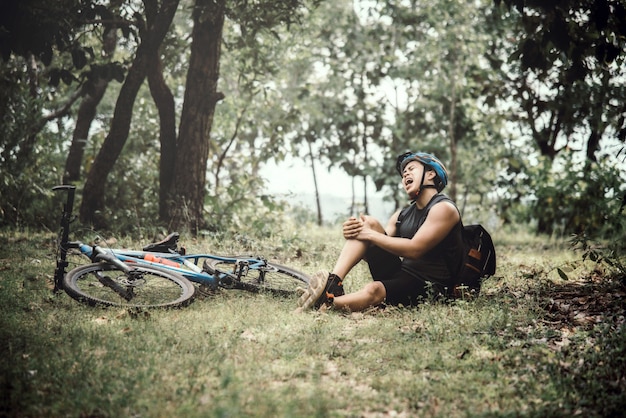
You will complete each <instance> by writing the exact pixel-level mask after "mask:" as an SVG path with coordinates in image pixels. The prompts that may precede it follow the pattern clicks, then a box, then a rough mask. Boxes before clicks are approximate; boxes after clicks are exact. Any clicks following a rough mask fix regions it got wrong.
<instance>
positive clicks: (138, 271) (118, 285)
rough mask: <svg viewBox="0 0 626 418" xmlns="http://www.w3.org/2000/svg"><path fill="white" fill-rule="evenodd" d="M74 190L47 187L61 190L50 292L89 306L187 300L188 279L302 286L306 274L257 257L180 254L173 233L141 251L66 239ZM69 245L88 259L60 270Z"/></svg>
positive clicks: (274, 288)
mask: <svg viewBox="0 0 626 418" xmlns="http://www.w3.org/2000/svg"><path fill="white" fill-rule="evenodd" d="M75 189H76V188H75V187H74V186H68V185H63V186H56V187H54V188H53V190H54V191H65V192H67V200H66V202H65V203H64V205H63V212H62V215H61V229H60V233H59V242H58V246H57V262H56V270H55V273H54V290H55V292H57V291H59V290H65V292H66V293H67V294H68V295H69V296H71V297H72V298H74V299H76V300H78V301H80V302H84V303H88V304H90V305H99V304H100V305H108V306H123V307H142V308H152V307H173V306H180V305H185V304H187V303H189V302H190V301H191V300H192V298H193V296H194V293H195V291H196V286H194V283H197V284H200V285H206V286H208V287H209V288H210V289H216V288H218V287H221V288H225V289H241V290H246V291H250V292H259V291H268V292H271V293H275V294H280V295H291V294H295V293H296V292H297V289H298V288H299V287H306V286H307V285H308V282H309V277H308V276H307V275H306V274H304V273H301V272H299V271H297V270H294V269H291V268H289V267H285V266H282V265H279V264H275V263H271V262H268V261H267V260H265V259H264V258H262V257H255V256H228V257H227V256H218V255H214V254H185V251H184V249H178V239H179V234H178V233H172V234H170V235H168V237H166V238H165V239H164V240H162V241H160V242H157V243H153V244H150V245H148V246H146V247H144V248H143V250H141V251H136V250H122V249H110V248H102V247H100V246H98V245H87V244H84V243H82V242H80V241H70V240H69V235H70V223H71V222H72V220H73V218H72V210H73V205H74V194H75ZM72 250H78V252H80V253H81V254H83V255H84V256H87V257H88V258H89V259H90V260H91V261H92V263H91V264H85V265H81V266H78V267H76V268H74V269H72V270H70V271H68V272H66V270H67V267H68V266H69V262H68V260H67V256H68V253H70V251H72ZM201 263H202V267H201V266H200V264H201ZM192 282H193V283H192Z"/></svg>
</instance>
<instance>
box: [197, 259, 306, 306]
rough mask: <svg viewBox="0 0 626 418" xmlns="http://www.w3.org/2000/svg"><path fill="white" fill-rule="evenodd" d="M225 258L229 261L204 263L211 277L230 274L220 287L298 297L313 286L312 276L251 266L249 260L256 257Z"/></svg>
mask: <svg viewBox="0 0 626 418" xmlns="http://www.w3.org/2000/svg"><path fill="white" fill-rule="evenodd" d="M225 258H226V260H218V259H206V260H204V270H205V271H207V272H208V273H209V274H215V273H216V272H222V273H228V277H226V278H224V279H221V280H220V286H222V287H225V288H234V289H243V290H247V291H249V292H259V291H266V292H270V293H274V294H277V295H283V296H289V295H292V294H295V293H296V292H297V289H298V288H306V287H307V286H308V284H309V276H307V275H306V274H304V273H302V272H300V271H298V270H294V269H292V268H290V267H287V266H282V265H280V264H275V263H269V262H265V263H264V264H263V265H262V266H259V267H258V268H257V267H251V266H249V263H248V260H250V259H253V257H241V256H234V257H225Z"/></svg>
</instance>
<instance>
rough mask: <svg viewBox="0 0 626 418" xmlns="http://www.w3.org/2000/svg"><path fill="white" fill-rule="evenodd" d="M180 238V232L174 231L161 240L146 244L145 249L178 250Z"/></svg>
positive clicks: (152, 250)
mask: <svg viewBox="0 0 626 418" xmlns="http://www.w3.org/2000/svg"><path fill="white" fill-rule="evenodd" d="M178 238H180V234H179V233H178V232H172V233H171V234H169V235H168V236H166V237H165V238H163V239H162V240H161V241H159V242H154V243H152V244H148V245H146V246H145V247H143V251H150V252H152V253H170V252H172V251H177V248H178ZM170 250H171V251H170Z"/></svg>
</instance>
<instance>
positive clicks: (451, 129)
mask: <svg viewBox="0 0 626 418" xmlns="http://www.w3.org/2000/svg"><path fill="white" fill-rule="evenodd" d="M455 118H456V83H455V81H453V82H452V96H451V97H450V114H449V125H448V136H449V137H450V172H449V173H448V175H449V177H450V178H449V182H450V191H449V192H448V193H449V194H450V198H451V199H452V200H454V201H456V190H457V185H456V179H457V178H458V176H457V164H456V161H457V138H456V129H455V126H456V120H455Z"/></svg>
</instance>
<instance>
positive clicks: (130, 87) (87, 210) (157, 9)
mask: <svg viewBox="0 0 626 418" xmlns="http://www.w3.org/2000/svg"><path fill="white" fill-rule="evenodd" d="M177 6H178V0H163V2H162V3H161V5H160V6H159V5H158V3H157V0H144V7H145V13H146V25H145V26H144V25H141V26H140V30H139V34H140V36H141V43H140V44H139V46H138V47H137V52H136V54H135V57H134V59H133V63H132V65H131V67H130V68H129V70H128V74H127V76H126V79H125V80H124V84H123V85H122V88H121V90H120V93H119V96H118V98H117V102H116V105H115V112H114V115H113V120H112V121H111V127H110V130H109V133H108V135H107V137H106V139H105V141H104V143H103V144H102V147H101V148H100V151H99V152H98V155H97V156H96V159H95V160H94V162H93V165H92V166H91V169H90V170H89V173H88V175H87V179H86V181H85V188H84V190H83V200H82V203H81V206H80V218H81V220H82V221H83V222H88V223H93V224H94V225H95V226H96V227H102V226H104V225H106V223H105V221H104V219H103V218H102V216H101V211H102V209H103V208H104V196H105V193H106V192H105V184H106V181H107V177H108V175H109V172H110V171H111V169H112V168H113V165H114V164H115V161H116V160H117V157H118V156H119V155H120V153H121V152H122V148H123V147H124V144H125V142H126V139H127V138H128V132H129V130H130V122H131V117H132V113H133V106H134V102H135V98H136V96H137V92H138V91H139V88H140V87H141V85H142V84H143V82H144V79H145V78H146V75H147V71H148V64H149V63H150V59H151V57H153V56H154V55H155V54H156V53H157V51H158V49H159V47H160V46H161V43H162V41H163V38H164V37H165V34H166V33H167V30H168V29H169V26H170V24H171V22H172V19H173V18H174V14H175V13H176V8H177Z"/></svg>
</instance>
